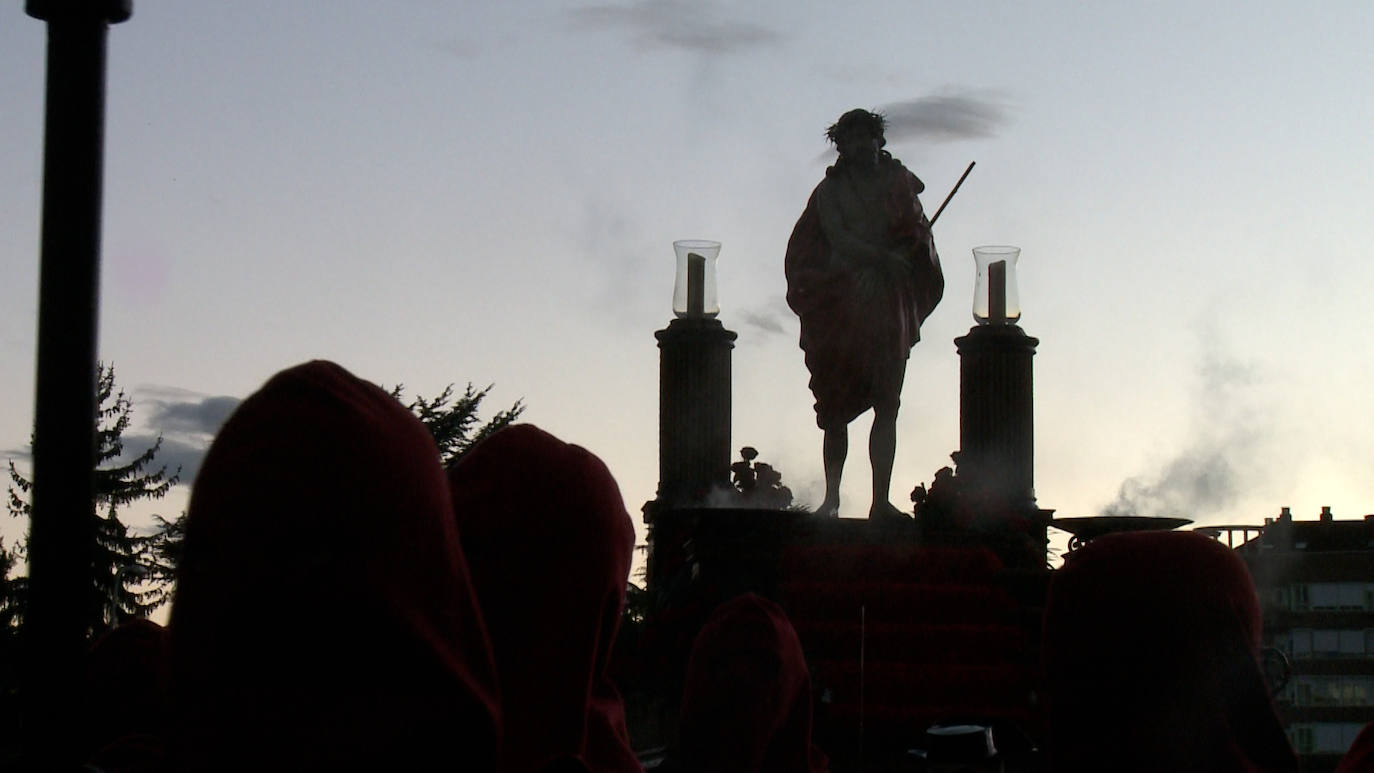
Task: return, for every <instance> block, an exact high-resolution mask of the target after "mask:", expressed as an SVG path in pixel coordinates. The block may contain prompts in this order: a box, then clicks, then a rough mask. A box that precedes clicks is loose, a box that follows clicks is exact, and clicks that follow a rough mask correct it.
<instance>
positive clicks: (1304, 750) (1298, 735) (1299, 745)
mask: <svg viewBox="0 0 1374 773" xmlns="http://www.w3.org/2000/svg"><path fill="white" fill-rule="evenodd" d="M1288 738H1289V740H1290V741H1292V742H1293V750H1294V751H1296V752H1297V753H1298V754H1311V753H1312V746H1313V744H1312V740H1313V739H1312V726H1311V725H1293V726H1292V727H1290V728H1288Z"/></svg>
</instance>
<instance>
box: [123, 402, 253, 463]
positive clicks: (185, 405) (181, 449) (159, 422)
mask: <svg viewBox="0 0 1374 773" xmlns="http://www.w3.org/2000/svg"><path fill="white" fill-rule="evenodd" d="M135 399H136V402H137V403H138V404H139V408H143V407H146V408H147V409H148V417H147V419H146V420H144V421H142V422H140V424H141V425H142V426H143V427H145V428H146V429H145V431H144V432H141V433H137V434H129V435H126V436H125V454H124V455H125V457H127V458H133V457H134V456H136V455H138V454H139V453H141V452H142V451H143V450H145V449H147V448H148V447H150V446H152V444H153V443H155V442H157V438H158V437H159V436H161V437H162V447H161V448H159V449H158V454H157V460H156V461H157V464H158V465H159V466H161V465H166V466H167V470H168V471H169V472H171V471H173V470H176V469H177V468H178V467H180V468H181V478H180V482H181V483H182V484H190V483H191V482H192V481H194V480H195V477H196V473H197V472H199V471H200V463H201V461H202V460H203V459H204V458H205V452H206V451H207V450H208V449H209V447H210V442H211V441H212V440H214V437H215V433H217V432H219V428H220V427H222V426H223V425H224V422H225V421H226V420H227V419H228V418H229V415H230V414H232V413H233V412H234V409H235V408H237V407H238V405H239V403H240V402H242V401H241V400H240V399H239V398H237V397H230V396H227V395H202V394H199V393H197V392H190V391H187V390H184V389H177V388H175V387H165V386H140V387H138V388H137V389H136V390H135Z"/></svg>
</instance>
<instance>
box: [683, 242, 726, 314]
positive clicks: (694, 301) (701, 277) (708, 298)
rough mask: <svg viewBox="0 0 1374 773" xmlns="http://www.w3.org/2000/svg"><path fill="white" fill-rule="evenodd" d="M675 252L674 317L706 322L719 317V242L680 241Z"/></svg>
mask: <svg viewBox="0 0 1374 773" xmlns="http://www.w3.org/2000/svg"><path fill="white" fill-rule="evenodd" d="M673 251H674V252H676V253H677V281H676V282H674V283H673V314H675V315H677V316H679V317H695V318H706V319H710V318H713V317H715V316H716V315H717V314H720V302H719V301H718V300H716V257H717V256H718V255H720V242H712V241H705V240H703V239H679V240H678V241H675V242H673Z"/></svg>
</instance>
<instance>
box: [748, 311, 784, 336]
mask: <svg viewBox="0 0 1374 773" xmlns="http://www.w3.org/2000/svg"><path fill="white" fill-rule="evenodd" d="M740 318H741V319H742V320H743V321H744V324H746V325H748V326H750V327H752V328H754V329H755V330H760V331H763V332H765V333H776V334H782V333H785V332H787V331H786V329H784V328H783V326H782V320H781V319H779V317H778V314H777V313H776V312H773V311H767V310H765V311H759V310H755V309H745V310H744V311H743V312H741V313H740Z"/></svg>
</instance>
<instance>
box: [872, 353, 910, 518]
mask: <svg viewBox="0 0 1374 773" xmlns="http://www.w3.org/2000/svg"><path fill="white" fill-rule="evenodd" d="M891 378H892V381H891V382H889V384H888V388H887V389H886V390H885V391H886V392H887V395H888V396H887V397H884V398H883V399H881V400H878V401H877V402H876V404H875V405H874V406H873V429H872V430H870V432H869V435H868V460H869V463H870V464H871V465H872V466H873V504H872V506H870V507H869V509H868V517H869V518H874V517H884V516H897V517H902V518H904V517H906V513H903V512H902V511H901V510H898V509H897V508H896V507H894V506H893V504H892V501H891V500H890V499H889V498H888V492H889V489H891V487H892V464H893V460H894V459H895V458H896V456H897V409H898V408H899V407H900V406H901V402H902V398H901V395H902V381H903V380H904V379H905V378H906V361H905V360H904V361H902V363H901V366H900V367H899V368H898V369H896V370H895V371H894V372H893V374H892V376H891Z"/></svg>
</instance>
